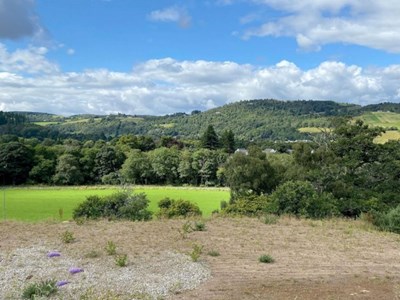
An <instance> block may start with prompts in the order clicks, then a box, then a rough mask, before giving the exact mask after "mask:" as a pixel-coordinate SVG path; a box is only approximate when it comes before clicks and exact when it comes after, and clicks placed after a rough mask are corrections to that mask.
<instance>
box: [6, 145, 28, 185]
mask: <svg viewBox="0 0 400 300" xmlns="http://www.w3.org/2000/svg"><path fill="white" fill-rule="evenodd" d="M32 166H33V152H32V150H31V149H30V148H28V147H27V146H25V145H24V144H22V143H20V142H10V143H7V144H5V145H4V144H0V184H3V183H5V184H13V185H14V184H21V183H25V182H26V180H27V179H28V174H29V171H30V170H31V168H32Z"/></svg>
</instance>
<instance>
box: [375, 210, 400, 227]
mask: <svg viewBox="0 0 400 300" xmlns="http://www.w3.org/2000/svg"><path fill="white" fill-rule="evenodd" d="M373 224H374V225H376V226H377V227H378V228H379V229H381V230H384V231H390V232H395V233H400V205H398V206H397V207H396V208H393V209H391V210H389V211H388V212H387V213H375V214H374V216H373Z"/></svg>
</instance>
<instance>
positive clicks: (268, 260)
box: [258, 254, 275, 264]
mask: <svg viewBox="0 0 400 300" xmlns="http://www.w3.org/2000/svg"><path fill="white" fill-rule="evenodd" d="M258 261H259V262H261V263H264V264H271V263H273V262H274V261H275V259H273V258H272V256H270V255H268V254H264V255H261V256H260V257H259V258H258Z"/></svg>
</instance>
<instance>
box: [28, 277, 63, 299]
mask: <svg viewBox="0 0 400 300" xmlns="http://www.w3.org/2000/svg"><path fill="white" fill-rule="evenodd" d="M56 284H57V281H56V280H45V281H41V282H39V283H31V284H30V285H28V286H27V287H25V288H24V290H23V292H22V299H32V300H34V299H37V297H49V296H51V295H53V294H55V293H56V292H57V285H56Z"/></svg>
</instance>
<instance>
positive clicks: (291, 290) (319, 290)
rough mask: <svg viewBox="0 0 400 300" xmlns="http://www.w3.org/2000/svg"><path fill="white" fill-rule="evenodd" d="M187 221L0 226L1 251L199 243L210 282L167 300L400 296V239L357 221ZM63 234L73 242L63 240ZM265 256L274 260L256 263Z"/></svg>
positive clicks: (146, 251)
mask: <svg viewBox="0 0 400 300" xmlns="http://www.w3.org/2000/svg"><path fill="white" fill-rule="evenodd" d="M186 222H187V221H186V220H165V221H164V220H163V221H151V222H107V221H99V222H88V223H85V224H83V225H77V224H75V223H74V222H69V223H53V224H52V223H40V224H27V223H16V222H2V223H0V232H1V235H0V253H6V252H10V251H13V250H15V249H17V248H21V247H29V246H30V245H32V244H38V243H40V242H42V243H46V244H52V245H56V246H57V245H58V246H59V249H58V250H60V251H62V250H63V249H68V251H69V254H70V255H71V256H72V257H76V258H80V259H82V257H83V256H84V255H85V254H87V253H90V252H91V251H93V250H98V251H104V250H103V249H104V247H105V244H106V242H107V241H108V240H112V241H114V242H115V243H116V245H117V247H118V249H117V251H121V252H123V253H126V254H128V256H129V257H133V258H134V257H140V258H141V259H143V258H144V257H147V258H148V259H151V258H152V257H156V256H157V255H160V253H163V252H165V251H170V252H174V253H184V254H189V253H191V251H192V250H193V245H194V244H197V245H202V246H203V254H202V255H201V257H200V263H202V264H204V265H206V266H208V268H209V269H210V270H211V277H210V278H209V279H208V280H207V281H206V282H204V283H203V284H201V285H200V286H199V287H197V288H195V289H193V290H189V291H181V290H179V289H176V290H175V291H171V295H170V297H169V298H171V299H400V252H399V242H400V237H399V235H396V234H391V233H383V232H378V231H375V230H373V229H372V228H371V227H370V226H369V225H367V224H365V223H363V222H361V221H346V220H330V221H309V220H297V219H295V218H281V219H279V221H278V223H277V224H273V225H267V224H264V223H263V222H262V221H261V220H258V219H250V218H213V219H211V220H209V221H206V229H207V230H206V231H194V232H190V233H185V232H183V227H184V226H183V225H184V224H185V223H186ZM66 230H68V231H71V232H73V233H74V236H75V237H76V242H74V243H73V244H63V243H62V242H61V239H60V235H61V233H62V232H64V231H66ZM209 251H216V252H219V253H220V256H215V257H213V256H209V255H207V253H208V252H209ZM263 254H268V255H271V256H272V257H273V258H274V259H275V262H274V263H272V264H265V263H260V262H259V261H258V259H259V257H260V256H261V255H263ZM104 255H105V254H104Z"/></svg>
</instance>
